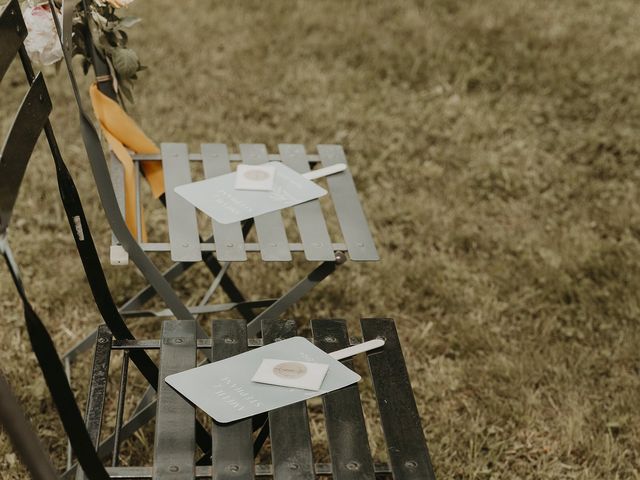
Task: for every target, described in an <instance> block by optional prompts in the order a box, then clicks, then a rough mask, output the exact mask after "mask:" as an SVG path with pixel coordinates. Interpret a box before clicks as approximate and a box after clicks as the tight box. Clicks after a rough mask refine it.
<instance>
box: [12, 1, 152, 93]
mask: <svg viewBox="0 0 640 480" xmlns="http://www.w3.org/2000/svg"><path fill="white" fill-rule="evenodd" d="M132 1H133V0H84V1H80V2H78V3H77V4H76V6H75V10H74V15H73V26H72V52H71V53H72V55H74V56H75V55H79V56H81V57H82V67H83V71H84V73H85V74H87V72H88V71H89V68H90V67H91V57H90V55H91V52H90V51H88V49H87V39H88V36H89V34H90V35H91V39H92V40H93V44H94V46H95V48H96V50H97V52H98V54H99V55H100V56H101V57H102V58H103V59H104V60H105V62H106V63H107V65H108V67H109V70H110V73H111V78H112V81H113V87H114V90H115V91H116V92H118V94H119V95H120V96H121V97H124V98H126V99H127V100H129V101H130V102H133V95H132V87H133V82H134V81H135V80H136V79H137V74H138V72H139V71H140V70H143V69H144V68H145V67H144V66H142V64H141V63H140V60H139V58H138V55H137V53H136V52H135V51H134V50H132V49H131V48H129V46H128V36H127V33H126V32H125V30H126V29H127V28H129V27H132V26H133V25H135V24H136V23H138V22H139V21H140V19H139V18H137V17H132V16H126V15H120V14H119V13H120V11H121V9H122V8H124V7H126V6H128V5H129V4H130V3H131V2H132ZM53 3H54V4H55V6H56V9H57V10H58V12H56V13H57V14H58V16H60V12H59V9H60V6H61V0H54V2H53ZM23 16H24V19H25V23H26V25H27V29H28V31H29V35H28V37H27V39H26V41H25V47H26V49H27V52H28V53H29V56H30V58H31V60H32V61H34V62H36V63H39V64H42V65H53V64H57V63H58V62H60V60H62V55H63V54H62V48H61V46H60V42H59V40H58V38H57V32H56V29H55V24H54V22H53V17H52V15H51V10H50V6H49V2H48V0H27V1H26V2H25V5H24V6H23Z"/></svg>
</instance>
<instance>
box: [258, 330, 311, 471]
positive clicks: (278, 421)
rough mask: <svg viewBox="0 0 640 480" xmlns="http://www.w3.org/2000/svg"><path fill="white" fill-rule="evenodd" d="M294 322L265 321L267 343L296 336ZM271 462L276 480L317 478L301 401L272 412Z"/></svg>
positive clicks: (307, 420)
mask: <svg viewBox="0 0 640 480" xmlns="http://www.w3.org/2000/svg"><path fill="white" fill-rule="evenodd" d="M295 334H296V324H295V322H294V321H293V320H285V321H283V320H263V321H262V338H263V340H264V343H265V344H269V343H272V342H275V341H277V340H282V339H285V338H289V337H293V336H295ZM269 428H270V432H271V460H272V463H273V478H274V479H275V480H311V479H314V478H315V472H314V468H313V453H312V450H311V434H310V433H309V418H308V413H307V404H306V402H298V403H294V404H293V405H287V406H286V407H283V408H278V409H277V410H272V411H270V412H269Z"/></svg>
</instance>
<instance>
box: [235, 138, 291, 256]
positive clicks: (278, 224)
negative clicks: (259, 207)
mask: <svg viewBox="0 0 640 480" xmlns="http://www.w3.org/2000/svg"><path fill="white" fill-rule="evenodd" d="M240 155H241V156H242V161H243V162H244V163H246V164H249V165H259V164H261V163H266V162H268V161H269V156H268V154H267V148H266V147H265V146H264V145H254V144H242V145H240ZM255 224H256V232H257V234H258V242H259V243H260V253H261V255H262V259H263V260H265V261H288V260H291V252H290V251H289V241H288V240H287V232H286V231H285V228H284V223H283V221H282V214H281V213H280V212H271V213H265V214H264V215H259V216H257V217H256V218H255Z"/></svg>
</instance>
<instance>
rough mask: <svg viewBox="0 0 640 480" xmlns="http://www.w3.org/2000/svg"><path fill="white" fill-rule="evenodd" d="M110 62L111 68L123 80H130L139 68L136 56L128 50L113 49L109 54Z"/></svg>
mask: <svg viewBox="0 0 640 480" xmlns="http://www.w3.org/2000/svg"><path fill="white" fill-rule="evenodd" d="M111 61H112V62H113V68H115V69H116V72H118V75H119V76H120V77H121V78H123V79H128V78H131V77H132V76H133V75H135V74H136V72H137V71H138V68H139V67H140V60H138V55H137V54H136V52H134V51H133V50H131V49H130V48H114V49H113V51H112V52H111Z"/></svg>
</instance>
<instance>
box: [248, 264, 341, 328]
mask: <svg viewBox="0 0 640 480" xmlns="http://www.w3.org/2000/svg"><path fill="white" fill-rule="evenodd" d="M346 260H347V257H346V256H345V255H344V254H343V253H338V254H336V260H335V261H333V262H330V261H327V262H322V263H321V264H320V265H319V266H317V267H316V268H315V269H313V270H312V271H311V273H309V274H308V275H307V276H306V277H304V278H303V279H302V280H300V281H299V282H298V283H296V284H295V285H294V286H293V287H291V288H290V289H289V291H288V292H287V293H285V294H284V295H282V296H281V297H280V298H279V299H278V300H276V301H275V302H274V303H273V304H272V305H271V306H270V307H268V308H266V309H265V310H263V311H262V312H261V313H260V314H259V315H258V316H257V317H256V318H254V319H253V320H251V321H250V322H249V323H248V324H247V335H248V336H249V337H255V336H256V335H258V334H259V332H260V328H261V327H260V326H261V322H262V320H267V319H276V318H279V317H280V316H281V315H282V314H283V313H284V312H285V311H286V310H287V309H288V308H289V307H291V306H292V305H293V304H294V303H296V302H297V301H298V300H300V299H301V298H302V297H304V296H305V295H306V294H307V293H309V292H310V291H311V289H312V288H313V287H315V286H316V285H318V284H319V283H320V282H321V281H322V280H324V279H325V278H327V277H328V276H329V275H331V274H332V273H333V272H334V271H335V269H336V267H337V266H338V265H341V264H343V263H344V262H345V261H346Z"/></svg>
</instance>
